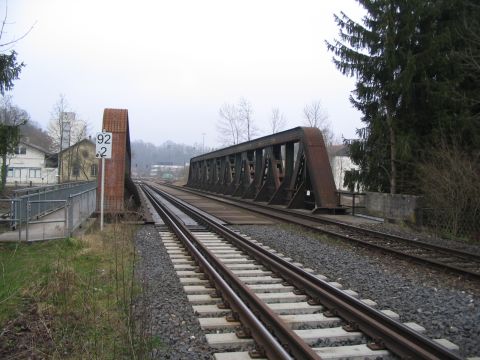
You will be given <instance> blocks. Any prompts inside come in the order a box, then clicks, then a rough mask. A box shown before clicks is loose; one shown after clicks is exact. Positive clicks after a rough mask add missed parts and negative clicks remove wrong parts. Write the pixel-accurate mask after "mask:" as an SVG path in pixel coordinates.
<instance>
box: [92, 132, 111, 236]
mask: <svg viewBox="0 0 480 360" xmlns="http://www.w3.org/2000/svg"><path fill="white" fill-rule="evenodd" d="M95 145H96V148H95V152H96V154H95V156H96V157H97V158H101V159H102V179H101V182H100V230H101V231H103V212H104V199H105V159H111V158H112V133H111V132H106V131H105V130H103V132H99V133H97V135H96V136H95Z"/></svg>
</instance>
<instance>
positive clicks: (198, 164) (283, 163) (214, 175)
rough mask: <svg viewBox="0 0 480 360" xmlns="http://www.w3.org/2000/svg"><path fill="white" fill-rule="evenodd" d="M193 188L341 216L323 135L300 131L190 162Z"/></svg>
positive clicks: (253, 142)
mask: <svg viewBox="0 0 480 360" xmlns="http://www.w3.org/2000/svg"><path fill="white" fill-rule="evenodd" d="M187 186H188V187H191V188H197V189H202V190H208V191H213V192H217V193H222V194H226V195H232V196H236V197H241V198H246V199H253V200H254V201H262V202H268V203H269V204H274V205H284V206H286V207H288V208H296V209H298V208H300V209H309V210H313V211H314V212H319V211H326V212H341V211H342V210H345V209H343V208H342V207H340V206H339V204H338V199H337V196H336V193H335V191H336V190H335V182H334V180H333V175H332V170H331V168H330V162H329V160H328V155H327V151H326V148H325V143H324V141H323V136H322V133H321V132H320V130H319V129H317V128H307V127H296V128H293V129H291V130H287V131H283V132H280V133H276V134H273V135H269V136H264V137H261V138H259V139H256V140H252V141H248V142H245V143H241V144H238V145H234V146H230V147H227V148H224V149H220V150H217V151H213V152H210V153H208V154H204V155H200V156H197V157H194V158H192V159H191V160H190V171H189V174H188V183H187Z"/></svg>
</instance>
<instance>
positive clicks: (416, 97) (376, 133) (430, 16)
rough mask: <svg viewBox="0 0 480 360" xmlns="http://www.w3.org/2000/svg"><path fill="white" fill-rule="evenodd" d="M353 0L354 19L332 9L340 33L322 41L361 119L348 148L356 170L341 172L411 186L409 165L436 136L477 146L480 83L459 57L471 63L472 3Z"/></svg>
mask: <svg viewBox="0 0 480 360" xmlns="http://www.w3.org/2000/svg"><path fill="white" fill-rule="evenodd" d="M357 1H358V2H359V3H360V4H361V5H362V6H363V7H364V8H365V9H366V11H367V14H366V16H365V17H364V18H363V20H362V22H361V23H357V22H355V21H353V20H351V19H350V18H349V17H348V16H347V15H345V14H344V13H341V14H340V16H335V21H336V22H337V24H338V26H339V28H340V38H339V39H338V40H335V41H334V42H333V43H328V42H327V47H328V49H329V50H330V51H332V52H333V53H334V54H335V56H334V63H335V64H336V66H337V68H338V69H339V70H340V71H342V73H343V74H345V75H349V76H356V78H357V83H356V86H355V90H354V91H353V92H352V96H351V98H350V100H351V102H352V104H353V105H354V106H355V107H356V108H357V109H359V110H360V111H361V112H362V113H363V117H362V121H363V122H364V124H365V127H364V128H362V129H358V130H357V133H358V135H359V137H360V139H359V140H357V141H354V142H353V144H352V145H351V149H350V150H351V157H352V160H353V161H354V162H355V163H356V164H358V165H359V170H352V171H350V172H348V173H347V174H346V182H347V183H348V184H349V185H350V186H352V185H353V184H355V183H360V184H362V185H363V186H364V187H365V188H366V189H367V190H373V191H390V192H391V193H395V192H416V191H418V187H417V186H418V185H417V184H418V182H417V180H418V174H417V172H418V170H417V166H418V164H419V162H421V161H422V160H425V158H426V157H428V153H429V152H430V150H431V149H433V148H435V147H436V146H438V144H439V143H447V144H448V143H454V144H457V145H458V144H459V145H460V146H461V147H462V148H464V149H465V150H466V151H467V152H468V153H472V149H476V150H475V151H478V150H479V143H480V124H479V116H478V114H479V103H478V93H479V92H480V84H479V83H478V81H475V76H474V74H475V72H474V71H471V70H472V69H470V70H468V66H466V65H469V66H470V68H471V67H472V66H473V67H475V64H477V63H476V62H475V61H474V59H475V57H474V56H475V54H478V51H476V49H478V44H479V42H478V35H477V34H478V30H479V29H478V28H476V29H475V27H478V24H479V23H478V17H479V16H480V14H479V11H480V6H478V5H475V4H473V3H472V2H471V1H469V0H449V1H435V2H431V1H422V0H357ZM471 55H473V56H471ZM476 59H478V57H477V58H476ZM477 74H478V72H477Z"/></svg>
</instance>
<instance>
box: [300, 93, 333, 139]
mask: <svg viewBox="0 0 480 360" xmlns="http://www.w3.org/2000/svg"><path fill="white" fill-rule="evenodd" d="M303 117H304V118H305V124H306V125H307V126H310V127H316V128H318V129H320V131H321V132H322V135H323V140H324V141H325V145H326V146H331V145H333V142H334V141H335V135H334V133H333V130H332V125H331V123H330V122H329V121H328V114H327V112H326V111H325V110H324V109H323V107H322V103H321V101H320V100H316V101H312V102H311V103H310V104H307V105H305V107H304V108H303Z"/></svg>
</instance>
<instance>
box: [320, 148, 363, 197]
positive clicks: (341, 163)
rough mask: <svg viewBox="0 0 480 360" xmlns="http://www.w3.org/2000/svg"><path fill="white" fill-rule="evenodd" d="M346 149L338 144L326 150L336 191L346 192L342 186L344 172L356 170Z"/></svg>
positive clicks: (345, 188)
mask: <svg viewBox="0 0 480 360" xmlns="http://www.w3.org/2000/svg"><path fill="white" fill-rule="evenodd" d="M348 147H349V145H345V144H340V145H332V146H329V148H328V149H327V151H328V157H329V159H330V166H331V168H332V172H333V179H334V180H335V186H336V188H337V190H344V191H347V190H348V188H347V187H346V186H344V185H343V181H344V179H345V172H346V171H347V170H351V169H358V166H357V165H355V164H354V163H353V162H352V160H351V159H350V156H349V154H348Z"/></svg>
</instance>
